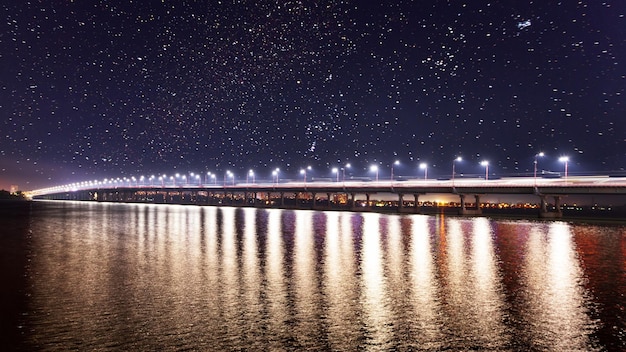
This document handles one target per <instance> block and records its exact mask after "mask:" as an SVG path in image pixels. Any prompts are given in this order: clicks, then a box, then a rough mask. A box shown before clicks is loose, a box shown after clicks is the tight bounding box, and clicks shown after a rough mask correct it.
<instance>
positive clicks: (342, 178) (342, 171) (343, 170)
mask: <svg viewBox="0 0 626 352" xmlns="http://www.w3.org/2000/svg"><path fill="white" fill-rule="evenodd" d="M350 167H351V165H350V163H347V164H346V166H345V167H342V168H341V173H342V176H341V180H342V182H346V169H349V168H350Z"/></svg>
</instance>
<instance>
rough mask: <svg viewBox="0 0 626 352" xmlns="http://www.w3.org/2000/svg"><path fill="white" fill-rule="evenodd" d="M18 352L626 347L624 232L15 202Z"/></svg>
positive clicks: (6, 292)
mask: <svg viewBox="0 0 626 352" xmlns="http://www.w3.org/2000/svg"><path fill="white" fill-rule="evenodd" d="M0 210H1V211H0V226H2V229H1V230H0V231H2V232H0V233H1V236H0V248H1V249H0V250H1V252H0V253H1V254H2V260H1V262H0V265H1V267H0V269H1V270H2V274H1V276H0V280H2V282H3V287H4V288H3V289H2V291H1V293H2V296H1V298H2V303H0V304H1V305H2V310H3V312H5V313H4V314H3V318H2V327H1V328H2V331H3V334H2V336H3V340H2V343H3V346H4V350H28V351H58V350H99V351H107V350H201V351H204V350H206V351H228V350H251V351H296V350H297V351H301V350H314V351H319V350H335V351H355V350H375V351H380V350H385V351H388V350H398V351H443V350H454V351H456V350H494V351H594V350H597V351H605V350H606V351H618V350H624V349H626V325H625V321H626V297H625V296H626V274H625V273H626V226H624V225H600V224H584V223H576V222H562V221H531V220H502V219H497V220H495V219H489V218H485V217H475V218H462V217H451V216H447V215H446V216H444V215H438V216H427V215H385V214H376V213H353V212H332V211H330V212H323V211H307V210H280V209H255V208H231V207H210V206H206V207H198V206H182V205H146V204H113V203H111V204H106V203H91V202H90V203H87V202H83V203H81V202H41V201H40V202H24V203H15V204H14V203H6V204H0Z"/></svg>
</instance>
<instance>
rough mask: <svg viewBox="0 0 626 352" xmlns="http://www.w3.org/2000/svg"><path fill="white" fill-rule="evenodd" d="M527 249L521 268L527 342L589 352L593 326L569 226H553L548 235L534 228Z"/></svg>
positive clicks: (540, 346)
mask: <svg viewBox="0 0 626 352" xmlns="http://www.w3.org/2000/svg"><path fill="white" fill-rule="evenodd" d="M544 230H545V229H544ZM527 246H528V247H527V253H528V255H527V260H526V262H525V263H524V267H523V269H524V277H525V278H526V285H527V289H528V291H527V295H526V300H527V304H528V308H529V309H528V311H527V314H526V317H525V318H526V319H527V320H528V321H529V330H530V331H529V334H530V336H528V337H527V340H528V342H527V343H528V344H530V345H533V346H535V347H536V348H541V349H544V348H545V349H551V350H561V351H565V350H569V351H573V350H589V349H591V346H592V345H593V344H592V343H591V341H590V336H591V333H592V332H593V330H594V329H595V324H594V323H593V322H592V321H591V319H590V318H589V315H588V309H587V307H586V304H585V295H586V294H585V292H584V290H583V287H582V280H583V276H582V271H581V268H580V266H579V263H578V260H577V255H576V252H575V249H574V247H573V243H572V235H571V233H570V230H569V225H567V224H565V223H554V224H552V225H550V226H549V229H548V231H547V233H546V232H545V231H540V228H538V227H537V228H533V229H532V230H531V234H530V236H529V241H528V244H527Z"/></svg>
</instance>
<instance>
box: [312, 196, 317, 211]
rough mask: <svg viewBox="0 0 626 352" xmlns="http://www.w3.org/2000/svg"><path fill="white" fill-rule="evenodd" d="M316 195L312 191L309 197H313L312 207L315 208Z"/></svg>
mask: <svg viewBox="0 0 626 352" xmlns="http://www.w3.org/2000/svg"><path fill="white" fill-rule="evenodd" d="M316 197H317V193H315V192H312V193H311V198H312V199H313V205H312V208H313V209H315V207H316V206H317V201H316V199H315V198H316Z"/></svg>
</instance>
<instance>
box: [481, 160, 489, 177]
mask: <svg viewBox="0 0 626 352" xmlns="http://www.w3.org/2000/svg"><path fill="white" fill-rule="evenodd" d="M480 165H481V166H484V167H485V181H488V180H489V162H488V161H487V160H483V161H481V162H480Z"/></svg>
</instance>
